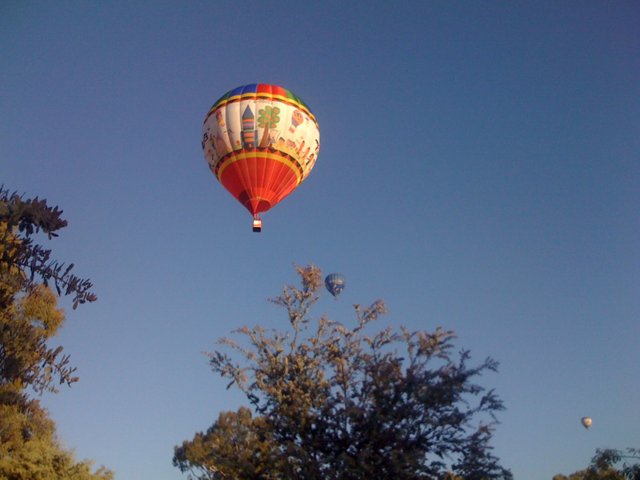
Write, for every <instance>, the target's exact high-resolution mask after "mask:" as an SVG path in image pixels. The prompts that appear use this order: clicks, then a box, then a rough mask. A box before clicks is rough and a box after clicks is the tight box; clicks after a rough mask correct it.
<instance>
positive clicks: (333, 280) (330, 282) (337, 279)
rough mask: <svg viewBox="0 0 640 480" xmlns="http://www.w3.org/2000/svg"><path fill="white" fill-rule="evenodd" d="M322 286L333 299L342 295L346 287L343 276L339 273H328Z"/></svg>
mask: <svg viewBox="0 0 640 480" xmlns="http://www.w3.org/2000/svg"><path fill="white" fill-rule="evenodd" d="M324 286H325V287H326V288H327V290H328V291H329V293H330V294H331V295H333V296H334V297H337V296H338V295H340V293H342V290H344V287H345V286H346V282H345V279H344V276H343V275H341V274H340V273H330V274H329V275H327V277H326V278H325V279H324Z"/></svg>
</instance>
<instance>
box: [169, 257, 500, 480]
mask: <svg viewBox="0 0 640 480" xmlns="http://www.w3.org/2000/svg"><path fill="white" fill-rule="evenodd" d="M297 272H298V274H299V275H300V278H301V282H302V288H300V289H299V288H296V287H293V286H286V287H285V288H284V291H283V293H282V295H280V296H278V297H276V298H275V299H272V300H271V301H272V302H273V303H275V304H276V305H279V306H281V307H283V308H284V309H285V310H286V311H287V314H288V319H289V324H290V329H289V330H288V331H277V330H276V331H271V330H266V329H264V328H262V327H259V326H257V327H254V328H248V327H243V328H241V329H240V330H238V331H237V333H239V334H241V336H242V337H243V338H244V342H242V343H239V342H236V341H234V340H232V339H229V338H223V339H222V340H221V341H220V343H221V344H222V346H223V347H224V348H223V350H222V351H220V350H218V351H214V352H213V353H211V354H209V357H210V365H211V367H212V369H213V371H214V372H215V373H217V374H219V375H221V376H222V377H224V378H228V379H229V380H230V383H229V387H231V386H232V385H235V386H237V387H238V388H240V389H241V390H242V391H243V392H244V393H245V394H246V396H247V399H248V401H249V403H250V404H251V405H252V407H253V409H254V410H255V412H256V414H257V415H258V416H257V420H259V421H260V428H259V429H257V430H256V432H257V433H258V435H256V436H257V437H259V438H269V440H270V442H271V443H272V451H271V452H269V453H270V458H271V460H270V462H271V463H270V466H271V470H270V475H271V477H269V478H277V479H294V478H305V479H335V480H351V479H354V480H355V479H365V478H389V479H398V480H402V479H419V478H424V479H441V478H460V477H462V478H465V479H467V480H476V479H477V480H479V479H494V478H511V473H510V472H509V471H508V470H506V469H505V468H503V467H501V466H500V464H499V460H498V459H497V458H496V457H495V456H493V455H492V453H491V447H490V445H489V441H490V439H491V435H492V432H493V427H494V426H495V423H496V420H495V416H494V414H495V412H497V411H499V410H502V409H503V408H504V407H503V404H502V402H501V401H500V399H499V398H498V397H497V395H496V394H495V392H494V391H493V390H489V391H487V390H485V389H484V388H483V387H481V386H480V385H478V384H476V383H474V382H475V378H476V377H478V376H479V375H481V374H482V373H484V372H486V371H495V370H496V368H497V363H496V362H495V361H494V360H492V359H490V358H487V359H486V360H485V361H483V362H481V363H480V364H479V365H476V366H470V365H469V362H470V354H469V352H468V351H466V350H462V351H461V352H459V354H457V355H456V354H455V353H454V352H453V340H454V338H455V335H454V333H453V332H451V331H447V330H444V329H442V328H438V329H436V330H435V331H434V332H431V333H429V332H423V331H417V332H411V331H409V330H407V329H406V328H401V329H400V331H399V332H394V331H393V330H392V329H391V328H386V329H383V330H382V331H379V332H377V333H375V334H371V335H369V334H367V332H368V330H369V329H370V324H371V323H372V322H374V321H375V320H376V319H377V318H378V317H380V316H381V315H383V314H384V313H386V307H385V305H384V303H383V302H382V301H380V300H378V301H376V302H374V303H373V304H372V305H371V306H370V307H368V308H362V307H360V306H359V305H355V314H356V325H355V326H354V327H353V328H348V327H346V326H345V325H343V324H341V323H338V322H336V321H331V320H329V319H328V318H326V317H324V316H323V317H321V318H320V319H318V320H317V321H312V319H311V317H310V310H311V307H312V306H313V304H314V303H315V302H316V301H317V300H318V298H319V297H318V296H319V292H320V289H321V285H322V274H321V271H320V270H319V269H318V268H317V267H315V266H313V265H311V266H307V267H297ZM229 350H230V351H229ZM257 420H256V421H257ZM247 426H249V427H250V426H251V425H250V424H247V423H245V424H244V427H245V428H246V427H247ZM265 430H266V433H264V432H265ZM210 431H217V432H219V435H221V436H226V438H230V437H232V436H234V435H235V434H232V433H230V432H229V433H227V432H224V431H223V430H221V429H220V421H219V422H218V424H214V426H213V427H212V429H210ZM267 435H268V437H267ZM200 438H201V437H199V436H198V435H196V437H195V438H194V439H193V440H191V441H189V442H185V443H183V445H182V447H180V448H179V449H176V455H175V456H174V463H175V464H176V465H177V466H180V468H181V469H182V470H183V471H186V470H187V469H190V471H191V472H192V473H194V474H195V477H194V478H198V479H202V480H204V479H207V480H214V479H221V478H238V479H255V478H267V477H260V476H255V475H253V473H252V468H254V467H255V464H254V466H252V467H251V468H243V467H241V466H240V465H239V464H233V465H232V468H234V469H236V471H234V472H233V473H232V471H231V470H230V469H229V464H228V462H226V461H222V460H223V458H222V457H224V458H225V459H226V458H227V457H226V456H224V450H223V449H221V448H220V446H219V445H220V444H223V443H224V442H222V438H220V441H219V442H218V443H217V444H216V443H213V442H209V443H206V442H201V441H200ZM202 446H206V449H207V450H206V454H204V455H200V456H191V457H190V456H188V455H183V453H184V452H185V451H189V449H192V450H195V449H196V448H200V447H202ZM250 451H255V445H254V446H252V447H251V448H250V449H249V452H250ZM246 453H247V451H245V454H246ZM243 458H244V459H245V460H246V459H247V458H252V459H253V461H254V462H257V461H263V459H264V456H263V455H259V456H253V457H251V456H250V455H243ZM232 463H233V462H232ZM237 470H240V471H241V472H243V473H240V474H238V473H237Z"/></svg>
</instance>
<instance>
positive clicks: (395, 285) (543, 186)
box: [0, 0, 640, 480]
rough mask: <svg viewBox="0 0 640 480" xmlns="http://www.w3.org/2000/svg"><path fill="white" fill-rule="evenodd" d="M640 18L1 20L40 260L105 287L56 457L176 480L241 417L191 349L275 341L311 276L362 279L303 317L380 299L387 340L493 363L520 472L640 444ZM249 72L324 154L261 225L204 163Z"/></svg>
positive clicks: (599, 11)
mask: <svg viewBox="0 0 640 480" xmlns="http://www.w3.org/2000/svg"><path fill="white" fill-rule="evenodd" d="M638 25H640V4H639V3H638V2H634V1H616V2H604V1H603V2H592V1H583V2H574V1H566V2H520V1H515V2H471V1H468V2H467V1H462V2H446V1H415V2H414V1H402V2H391V1H388V2H383V1H369V2H364V1H363V2H353V1H345V2H337V1H323V2H300V1H293V0H283V1H278V2H272V1H255V2H253V1H252V2H244V1H233V2H223V1H218V2H202V1H189V2H178V1H175V2H168V1H154V2H123V1H110V2H97V1H96V2H90V1H61V2H44V1H43V2H29V1H12V0H9V1H4V2H2V3H1V4H0V45H2V47H1V48H0V183H2V184H4V185H5V186H6V187H7V188H9V189H12V190H18V191H19V192H21V193H24V194H26V195H27V196H40V197H44V198H47V199H48V200H49V202H50V203H51V204H54V205H59V206H60V207H61V208H62V209H63V210H64V215H65V217H66V218H67V219H68V220H69V227H68V228H67V229H66V230H64V231H63V232H62V234H61V236H60V238H58V239H56V240H54V241H53V242H51V244H50V247H52V248H53V249H54V252H55V256H56V258H58V259H59V260H63V261H72V262H74V263H75V264H76V268H75V272H76V274H77V275H80V276H84V277H90V278H91V279H92V280H93V281H94V284H95V291H96V293H97V294H98V296H99V301H98V302H97V303H95V304H92V305H88V306H83V307H81V308H79V309H78V310H76V311H72V310H71V309H70V305H69V302H68V301H66V300H65V302H64V305H65V307H66V308H67V310H68V321H67V324H66V326H65V328H64V331H63V332H62V334H61V336H60V337H59V339H58V341H59V342H60V343H61V344H63V345H64V346H65V352H67V353H69V354H70V355H71V358H72V361H73V362H74V363H75V364H76V365H77V366H78V369H79V370H78V371H79V375H80V377H81V381H80V383H78V384H76V385H74V386H73V388H70V389H68V388H64V389H63V390H62V392H61V393H60V394H58V395H56V396H52V395H49V396H45V397H44V398H43V402H44V404H45V405H46V406H47V407H48V408H49V409H50V411H51V414H52V416H53V417H54V419H55V420H56V421H57V424H58V429H59V433H60V436H61V439H62V440H63V441H64V443H65V444H66V445H67V446H69V447H72V448H75V449H76V452H77V455H78V456H79V457H81V458H91V459H94V460H95V461H96V462H97V464H104V465H106V466H107V467H109V468H111V469H113V470H115V472H116V478H117V479H119V480H138V479H153V480H179V479H181V478H185V477H184V476H183V475H182V474H181V473H180V472H179V470H177V469H176V468H174V467H173V466H172V465H171V458H172V454H173V447H174V445H176V444H179V443H181V442H182V441H183V440H185V439H190V438H192V436H193V435H194V433H195V432H196V431H199V430H204V429H206V428H207V427H208V426H209V425H211V423H212V422H213V421H214V420H215V418H217V415H218V413H219V412H220V411H223V410H235V409H237V408H238V407H239V406H240V405H243V404H246V400H245V399H244V398H243V397H242V396H241V395H240V394H239V393H238V392H236V391H234V390H230V391H227V390H225V385H226V382H225V381H223V380H221V379H219V378H218V377H216V376H214V374H213V373H212V372H211V371H210V370H209V367H208V365H207V360H206V357H205V356H204V355H203V352H205V351H211V350H212V349H214V348H215V340H216V339H217V338H219V337H221V336H223V335H227V334H228V333H229V332H230V331H231V330H232V329H234V328H237V327H241V326H243V325H245V324H248V325H255V324H257V323H260V324H263V325H269V326H280V325H282V326H284V325H285V322H286V318H285V314H284V312H282V311H279V310H278V309H277V307H275V306H274V305H271V304H269V303H268V302H267V301H266V300H267V298H269V297H272V296H275V295H278V294H279V292H280V291H281V288H282V286H283V285H284V284H285V283H289V282H295V281H296V276H295V274H294V271H293V268H292V265H293V264H294V263H297V264H307V263H310V262H313V263H315V264H316V265H318V266H319V267H320V268H322V269H323V271H325V272H326V273H328V272H330V271H339V272H341V273H343V274H344V275H345V276H346V277H347V280H348V286H347V289H346V290H345V292H344V293H343V295H342V296H341V298H340V299H339V301H333V300H332V299H331V297H329V296H328V295H325V296H324V297H323V298H322V299H321V301H320V302H319V304H318V308H317V309H316V313H318V314H321V313H327V314H328V315H329V316H330V317H332V318H334V319H336V320H341V321H343V322H348V321H349V320H351V319H352V318H353V315H352V307H351V305H352V304H354V303H363V304H365V303H370V302H371V301H373V300H375V299H377V298H384V299H385V301H386V302H387V305H388V307H389V309H390V314H389V315H388V316H387V317H385V318H384V319H383V320H382V321H381V322H380V327H382V326H386V325H398V326H399V325H406V326H407V327H409V328H411V329H426V330H432V329H434V328H436V327H437V326H438V325H442V326H444V327H445V328H450V329H453V330H455V331H456V332H457V334H458V337H459V338H458V341H457V342H458V345H459V346H460V347H461V348H462V347H464V348H468V349H470V350H471V352H472V355H473V358H475V359H476V360H478V361H480V360H482V359H483V358H484V357H486V356H489V355H490V356H492V357H494V358H495V359H496V360H498V361H499V362H500V364H501V366H500V371H499V373H498V374H490V375H489V374H488V375H485V376H484V377H482V379H481V381H482V384H483V385H485V386H487V387H489V388H493V387H495V388H496V390H497V392H498V393H499V394H500V395H501V397H502V398H503V400H504V401H505V403H506V406H507V410H506V411H505V412H502V414H501V415H500V420H501V422H502V423H501V425H500V426H499V427H498V429H497V432H496V435H495V439H494V443H493V444H494V446H495V453H496V454H497V455H498V456H499V457H500V458H501V459H502V462H503V464H504V465H505V466H506V467H508V468H511V469H512V471H513V473H514V474H515V477H516V479H517V480H540V479H551V477H552V476H553V474H555V473H558V472H563V473H570V472H573V471H575V470H577V469H579V468H581V467H584V466H585V465H586V464H587V463H588V461H589V459H590V458H591V456H592V455H593V454H594V452H595V449H596V448H601V447H612V448H623V447H627V446H635V447H640V413H639V409H638V406H639V405H640V348H639V347H638V343H639V338H640V295H639V294H638V292H639V288H640V248H639V245H640V218H639V214H638V207H639V206H640V154H639V152H640V134H639V133H640V28H638ZM254 82H264V83H275V84H279V85H282V86H285V87H286V88H289V89H291V90H292V91H293V92H295V93H296V94H297V95H299V96H300V97H301V98H303V99H304V100H305V102H306V103H307V104H308V105H309V106H310V107H311V109H312V110H313V112H314V113H315V115H316V117H317V119H318V122H319V124H320V130H321V143H322V148H321V151H320V155H319V159H318V162H317V164H316V166H315V169H314V171H313V172H312V173H311V175H310V176H309V178H308V179H307V180H306V181H305V182H304V183H303V184H302V185H301V186H300V188H299V189H298V190H297V191H296V192H294V193H293V194H292V195H291V196H290V197H289V198H287V199H285V200H284V201H283V202H282V203H281V204H280V205H278V206H277V208H274V209H273V210H272V211H270V212H268V213H267V214H266V215H264V230H263V233H262V234H259V235H258V234H254V233H252V232H251V229H250V220H251V219H250V215H248V213H247V212H246V211H245V210H244V209H243V207H242V206H240V205H239V204H238V203H237V202H236V201H235V200H234V199H233V198H232V197H231V196H230V195H229V194H227V192H226V191H225V190H224V189H223V188H222V187H221V186H220V185H219V184H218V183H217V182H216V180H215V178H214V177H213V175H211V173H210V172H209V170H208V168H207V165H206V163H205V161H204V159H203V156H202V152H201V147H200V138H201V128H202V122H203V120H204V117H205V114H206V113H207V111H208V109H209V108H210V106H211V105H212V104H213V102H214V101H215V100H217V98H218V97H220V96H221V95H222V94H223V93H225V92H226V91H227V90H229V89H231V88H234V87H236V86H238V85H243V84H247V83H254ZM583 415H589V416H591V417H593V426H592V428H591V430H590V431H586V430H584V429H583V428H582V427H581V426H580V418H581V417H582V416H583Z"/></svg>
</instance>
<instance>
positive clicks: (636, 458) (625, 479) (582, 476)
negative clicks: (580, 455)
mask: <svg viewBox="0 0 640 480" xmlns="http://www.w3.org/2000/svg"><path fill="white" fill-rule="evenodd" d="M630 461H632V463H629V462H630ZM553 480H640V449H638V448H627V449H626V450H615V449H610V448H605V449H598V450H596V454H595V455H594V457H593V458H592V459H591V464H590V465H589V466H588V467H587V468H586V469H584V470H579V471H577V472H574V473H572V474H571V475H569V476H568V477H567V476H566V475H561V474H558V475H555V476H554V477H553Z"/></svg>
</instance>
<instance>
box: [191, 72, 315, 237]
mask: <svg viewBox="0 0 640 480" xmlns="http://www.w3.org/2000/svg"><path fill="white" fill-rule="evenodd" d="M202 150H203V152H204V157H205V159H206V160H207V162H208V164H209V168H210V169H211V171H212V172H213V174H214V175H215V176H216V178H217V179H218V181H219V182H220V183H221V184H222V185H223V186H224V188H226V189H227V190H228V191H229V193H231V195H233V196H234V197H235V198H236V199H237V200H238V201H239V202H240V203H241V204H242V205H244V207H245V208H246V209H247V210H249V212H250V213H251V215H253V231H254V232H259V231H260V230H261V229H262V220H260V217H259V214H260V213H262V212H266V211H267V210H269V209H270V208H272V207H273V206H275V205H276V204H277V203H278V202H280V201H281V200H282V199H283V198H285V197H286V196H287V195H289V194H290V193H291V192H293V190H295V189H296V187H297V186H298V185H300V183H301V182H302V181H303V180H304V179H305V178H307V176H308V175H309V172H311V169H312V168H313V166H314V164H315V162H316V159H317V158H318V152H319V151H320V130H319V128H318V123H317V122H316V119H315V117H314V115H313V113H311V110H310V109H309V107H307V105H306V104H305V103H304V102H303V101H302V100H301V99H300V98H299V97H297V96H296V95H294V94H293V93H291V91H289V90H286V89H284V88H282V87H279V86H277V85H267V84H264V83H257V84H256V83H254V84H251V85H244V86H242V87H238V88H235V89H233V90H230V91H229V92H227V93H225V94H224V95H223V96H222V97H221V98H220V99H219V100H218V101H217V102H216V103H214V104H213V106H212V107H211V109H210V110H209V113H208V114H207V116H206V118H205V120H204V126H203V127H202Z"/></svg>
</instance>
